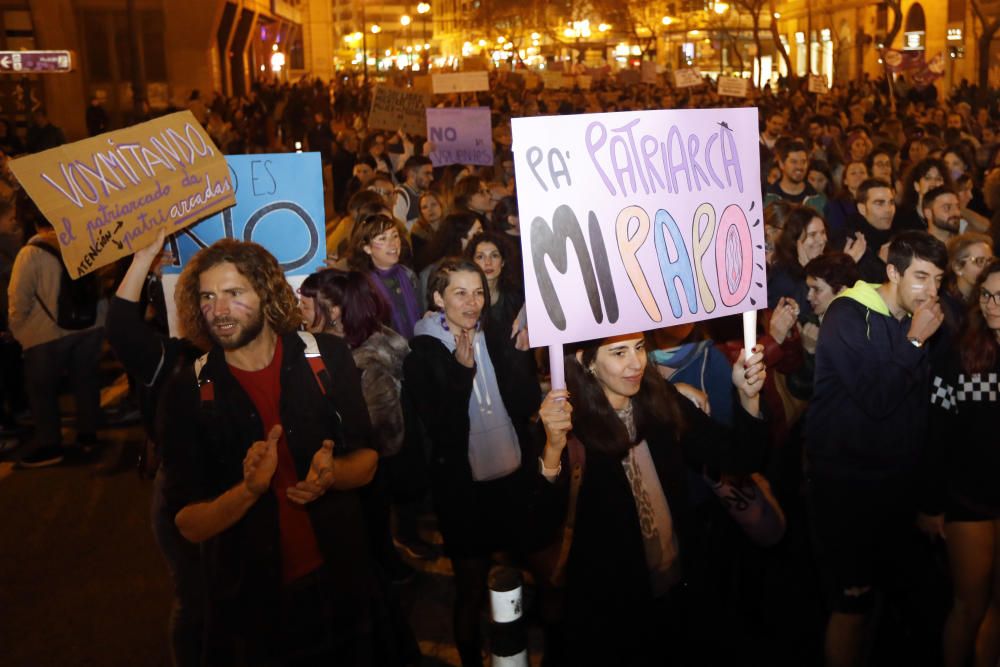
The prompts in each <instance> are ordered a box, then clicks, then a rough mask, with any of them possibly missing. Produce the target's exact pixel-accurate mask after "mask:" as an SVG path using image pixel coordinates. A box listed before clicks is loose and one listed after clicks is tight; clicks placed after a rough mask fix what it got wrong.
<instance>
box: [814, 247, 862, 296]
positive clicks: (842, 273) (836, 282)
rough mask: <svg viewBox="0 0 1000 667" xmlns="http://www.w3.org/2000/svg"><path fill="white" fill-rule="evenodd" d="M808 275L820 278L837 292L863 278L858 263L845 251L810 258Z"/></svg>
mask: <svg viewBox="0 0 1000 667" xmlns="http://www.w3.org/2000/svg"><path fill="white" fill-rule="evenodd" d="M805 274H806V276H807V277H812V278H819V279H820V280H822V281H824V282H825V283H826V284H827V285H829V286H830V289H832V290H833V293H834V294H836V293H837V292H839V291H840V290H841V289H843V288H845V287H853V286H854V283H856V282H858V281H859V280H861V273H860V272H859V271H858V264H857V262H855V261H854V258H853V257H851V256H850V255H848V254H846V253H843V252H829V253H826V254H823V255H820V256H819V257H816V258H814V259H811V260H809V263H808V264H806V266H805Z"/></svg>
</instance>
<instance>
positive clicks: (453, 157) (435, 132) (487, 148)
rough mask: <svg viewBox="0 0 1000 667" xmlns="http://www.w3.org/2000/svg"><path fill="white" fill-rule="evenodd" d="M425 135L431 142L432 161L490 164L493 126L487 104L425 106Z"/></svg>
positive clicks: (435, 164) (436, 163)
mask: <svg viewBox="0 0 1000 667" xmlns="http://www.w3.org/2000/svg"><path fill="white" fill-rule="evenodd" d="M427 138H428V140H429V141H430V142H431V143H432V144H434V150H433V151H432V152H431V156H430V157H431V162H433V163H434V166H435V167H443V166H445V165H448V164H478V165H491V164H493V128H492V126H491V123H490V109H489V107H468V108H464V109H435V108H429V109H427Z"/></svg>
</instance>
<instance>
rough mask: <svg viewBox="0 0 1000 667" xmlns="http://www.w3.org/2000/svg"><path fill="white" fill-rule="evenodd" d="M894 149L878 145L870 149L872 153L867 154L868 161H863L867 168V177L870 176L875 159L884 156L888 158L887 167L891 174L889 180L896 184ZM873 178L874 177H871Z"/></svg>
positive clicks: (890, 146) (885, 145) (890, 145)
mask: <svg viewBox="0 0 1000 667" xmlns="http://www.w3.org/2000/svg"><path fill="white" fill-rule="evenodd" d="M896 153H898V151H897V150H896V147H895V146H893V145H892V144H879V145H878V146H876V147H875V148H873V149H872V152H871V153H869V154H868V159H867V160H865V166H866V167H868V175H869V176H872V167H873V166H874V164H875V158H877V157H878V156H879V155H885V156H886V157H888V158H889V167H890V168H891V169H892V174H891V176H890V178H891V179H892V184H893V185H895V184H896ZM872 177H873V178H874V176H872Z"/></svg>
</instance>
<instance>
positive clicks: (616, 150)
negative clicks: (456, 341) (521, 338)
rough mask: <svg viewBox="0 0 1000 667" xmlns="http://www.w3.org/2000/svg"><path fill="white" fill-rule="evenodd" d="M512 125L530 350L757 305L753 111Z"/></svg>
mask: <svg viewBox="0 0 1000 667" xmlns="http://www.w3.org/2000/svg"><path fill="white" fill-rule="evenodd" d="M512 125H513V137H514V146H513V148H514V162H515V166H516V169H517V192H518V207H519V211H520V219H521V247H522V257H523V260H524V280H525V295H526V299H527V300H526V305H527V312H528V331H529V336H530V339H531V345H532V346H533V347H538V346H542V345H555V344H561V343H570V342H574V341H580V340H588V339H592V338H602V337H606V336H613V335H617V334H624V333H633V332H637V331H646V330H650V329H657V328H660V327H665V326H670V325H673V324H681V323H684V322H692V321H697V320H706V319H712V318H717V317H723V316H726V315H733V314H737V313H743V312H746V311H752V310H756V309H758V308H762V307H765V304H766V303H767V285H766V278H765V272H764V265H765V264H764V223H763V210H762V206H761V190H760V157H759V148H758V146H759V144H758V141H759V139H758V134H759V132H758V127H757V110H756V109H752V108H751V109H700V110H699V109H695V110H676V111H639V112H623V113H606V114H586V115H578V116H558V117H554V116H553V117H533V118H515V119H513V120H512Z"/></svg>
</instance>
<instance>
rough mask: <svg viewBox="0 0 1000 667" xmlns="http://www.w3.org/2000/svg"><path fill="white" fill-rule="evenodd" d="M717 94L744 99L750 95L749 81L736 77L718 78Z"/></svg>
mask: <svg viewBox="0 0 1000 667" xmlns="http://www.w3.org/2000/svg"><path fill="white" fill-rule="evenodd" d="M718 93H719V95H724V96H728V97H746V96H747V95H749V94H750V79H744V78H743V77H738V76H720V77H719V85H718Z"/></svg>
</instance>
